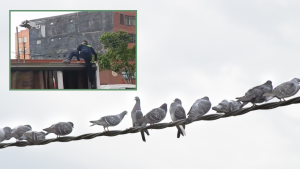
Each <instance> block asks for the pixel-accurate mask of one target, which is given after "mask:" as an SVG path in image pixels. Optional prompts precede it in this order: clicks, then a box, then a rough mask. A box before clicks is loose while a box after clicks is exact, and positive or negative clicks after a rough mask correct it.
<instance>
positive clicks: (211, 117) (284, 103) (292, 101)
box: [0, 97, 300, 149]
mask: <svg viewBox="0 0 300 169" xmlns="http://www.w3.org/2000/svg"><path fill="white" fill-rule="evenodd" d="M298 103H300V97H296V98H293V99H290V100H287V101H281V102H280V101H279V102H272V103H266V104H262V105H257V106H252V107H249V108H243V109H241V110H238V111H235V112H230V113H216V114H209V115H205V116H202V117H198V118H196V119H195V121H200V120H217V119H220V118H226V117H231V116H239V115H243V114H246V113H249V112H251V111H255V110H269V109H275V108H277V107H282V106H287V105H291V104H298ZM195 121H194V122H195ZM188 124H191V123H186V121H185V120H178V121H175V122H172V123H157V124H153V125H148V126H146V127H145V129H164V128H167V127H174V126H177V125H188ZM140 129H141V127H136V128H129V129H126V130H123V131H121V130H113V131H105V132H100V133H89V134H83V135H80V136H77V137H73V136H66V137H59V138H53V139H46V140H42V141H37V142H27V141H19V142H15V143H1V144H0V149H3V148H6V147H12V146H16V147H25V146H33V145H46V144H49V143H53V142H70V141H76V140H83V139H86V140H87V139H93V138H95V137H100V136H110V137H113V136H117V135H122V134H129V133H138V132H139V131H140Z"/></svg>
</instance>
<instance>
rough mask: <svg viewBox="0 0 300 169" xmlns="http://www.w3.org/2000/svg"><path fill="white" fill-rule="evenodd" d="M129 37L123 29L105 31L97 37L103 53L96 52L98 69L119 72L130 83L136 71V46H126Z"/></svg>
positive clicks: (129, 40)
mask: <svg viewBox="0 0 300 169" xmlns="http://www.w3.org/2000/svg"><path fill="white" fill-rule="evenodd" d="M131 38H132V37H131V36H130V35H129V34H128V33H127V32H124V31H118V32H107V33H104V34H103V35H102V36H100V38H99V41H100V42H101V43H102V44H103V46H104V54H98V65H99V69H100V70H112V71H114V72H116V73H118V74H120V75H121V76H122V77H123V79H124V80H125V82H126V83H132V80H133V78H134V77H135V72H136V63H135V58H136V57H135V56H136V47H135V45H134V46H133V47H132V48H128V43H129V42H131V40H132V39H131ZM122 72H123V74H122ZM124 75H125V76H124Z"/></svg>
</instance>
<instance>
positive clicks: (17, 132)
mask: <svg viewBox="0 0 300 169" xmlns="http://www.w3.org/2000/svg"><path fill="white" fill-rule="evenodd" d="M31 129H32V128H31V126H30V125H20V126H18V127H15V128H13V129H12V130H11V132H10V133H9V134H7V139H10V138H12V137H14V138H15V139H16V141H20V140H22V138H21V137H22V136H23V134H24V133H26V132H27V131H31Z"/></svg>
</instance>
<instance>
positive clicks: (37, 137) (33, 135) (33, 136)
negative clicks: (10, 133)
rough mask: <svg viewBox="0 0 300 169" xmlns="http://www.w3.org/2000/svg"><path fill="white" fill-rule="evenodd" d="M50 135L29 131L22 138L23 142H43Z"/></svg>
mask: <svg viewBox="0 0 300 169" xmlns="http://www.w3.org/2000/svg"><path fill="white" fill-rule="evenodd" d="M48 134H49V133H45V132H42V131H41V132H36V131H27V132H26V133H24V134H23V136H22V137H21V138H22V139H23V140H27V141H28V142H36V141H41V140H45V139H46V135H48Z"/></svg>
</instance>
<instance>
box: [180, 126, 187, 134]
mask: <svg viewBox="0 0 300 169" xmlns="http://www.w3.org/2000/svg"><path fill="white" fill-rule="evenodd" d="M179 127H180V130H181V132H182V134H183V135H184V136H186V133H185V129H184V128H183V127H182V125H179Z"/></svg>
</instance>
